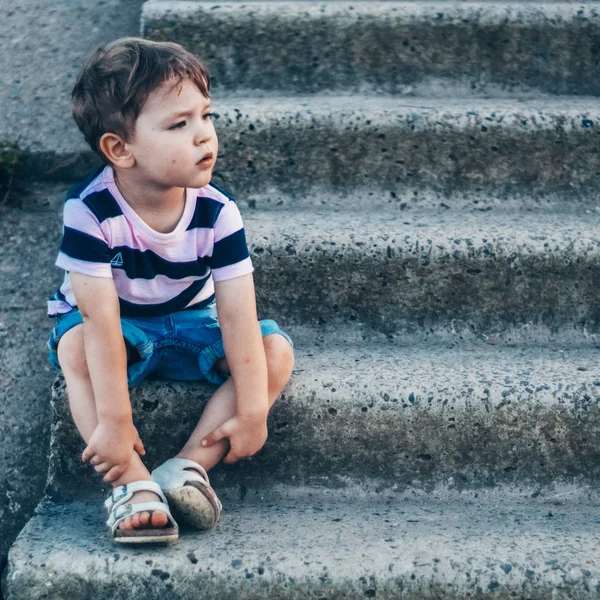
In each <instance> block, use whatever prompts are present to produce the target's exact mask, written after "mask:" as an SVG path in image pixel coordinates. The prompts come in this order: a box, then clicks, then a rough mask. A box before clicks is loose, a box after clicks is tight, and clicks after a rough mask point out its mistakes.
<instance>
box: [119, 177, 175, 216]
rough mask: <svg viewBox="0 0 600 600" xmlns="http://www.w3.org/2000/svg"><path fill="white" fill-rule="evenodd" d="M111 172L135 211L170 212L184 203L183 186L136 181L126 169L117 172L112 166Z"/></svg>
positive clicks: (122, 193)
mask: <svg viewBox="0 0 600 600" xmlns="http://www.w3.org/2000/svg"><path fill="white" fill-rule="evenodd" d="M113 173H114V179H115V185H116V186H117V187H118V188H119V191H120V192H121V195H122V196H123V198H124V199H125V201H126V202H127V204H129V206H131V208H133V209H134V210H136V211H151V212H155V211H157V212H162V211H166V212H170V211H173V210H177V209H179V208H180V207H181V206H182V204H185V188H180V187H171V188H157V187H156V186H153V185H151V184H149V183H148V182H147V181H143V182H142V181H138V180H137V179H136V177H135V176H132V174H130V173H128V172H127V171H125V172H123V171H120V172H118V173H117V170H116V169H115V168H114V167H113Z"/></svg>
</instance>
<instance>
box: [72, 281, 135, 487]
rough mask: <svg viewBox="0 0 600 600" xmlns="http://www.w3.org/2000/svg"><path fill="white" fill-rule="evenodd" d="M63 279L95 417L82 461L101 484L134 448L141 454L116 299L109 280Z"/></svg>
mask: <svg viewBox="0 0 600 600" xmlns="http://www.w3.org/2000/svg"><path fill="white" fill-rule="evenodd" d="M69 278H70V280H71V286H72V289H73V294H74V295H75V299H76V300H77V307H78V308H79V310H80V312H81V314H82V316H83V340H84V347H85V356H86V361H87V366H88V371H89V374H90V380H91V384H92V389H93V393H94V400H95V403H96V416H97V419H98V425H97V427H96V429H95V430H94V432H93V434H92V436H91V437H90V439H89V440H88V446H87V448H86V449H85V450H84V452H83V455H82V460H84V461H87V460H91V459H95V460H94V463H96V464H97V465H98V466H100V468H98V469H96V470H97V471H99V472H105V473H106V476H105V481H113V480H114V479H117V478H118V477H119V476H120V475H121V473H122V472H123V471H124V470H125V469H126V468H127V466H128V464H129V461H130V460H131V455H132V452H133V451H134V449H135V450H136V451H137V452H139V453H140V454H143V453H144V449H143V445H142V442H141V440H140V438H139V435H138V433H137V430H136V429H135V427H134V425H133V421H132V412H131V402H130V400H129V391H128V388H127V353H126V350H125V342H124V340H123V334H122V332H121V321H120V309H119V299H118V296H117V291H116V289H115V285H114V282H113V280H112V279H111V278H108V277H91V276H88V275H82V274H80V273H73V272H71V273H69Z"/></svg>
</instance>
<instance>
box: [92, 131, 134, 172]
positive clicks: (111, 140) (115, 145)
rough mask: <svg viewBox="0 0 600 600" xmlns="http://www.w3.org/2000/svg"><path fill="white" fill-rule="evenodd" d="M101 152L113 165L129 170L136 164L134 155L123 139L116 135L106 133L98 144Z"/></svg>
mask: <svg viewBox="0 0 600 600" xmlns="http://www.w3.org/2000/svg"><path fill="white" fill-rule="evenodd" d="M98 145H99V146H100V150H102V152H103V153H104V156H106V158H107V159H108V160H109V161H110V162H111V164H113V165H115V166H117V167H121V168H122V169H127V168H129V167H132V166H133V165H134V164H135V159H134V158H133V154H131V152H130V151H129V148H127V144H126V143H125V141H124V140H123V138H122V137H121V136H120V135H118V134H116V133H110V132H109V133H105V134H104V135H103V136H102V137H101V138H100V141H99V142H98Z"/></svg>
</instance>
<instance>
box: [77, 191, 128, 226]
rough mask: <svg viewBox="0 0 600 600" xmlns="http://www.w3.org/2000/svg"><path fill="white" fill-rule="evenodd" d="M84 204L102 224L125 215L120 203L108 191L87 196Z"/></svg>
mask: <svg viewBox="0 0 600 600" xmlns="http://www.w3.org/2000/svg"><path fill="white" fill-rule="evenodd" d="M83 203H84V204H85V205H86V206H87V207H88V208H89V209H90V210H91V211H92V212H93V213H94V216H95V217H96V219H98V221H99V222H100V223H102V221H104V220H106V219H111V218H112V217H119V216H121V215H122V214H123V211H122V210H121V207H120V206H119V204H118V202H117V201H116V200H115V199H114V197H113V195H112V194H111V193H110V192H109V191H108V190H107V189H104V190H100V191H99V192H94V193H93V194H90V195H89V196H86V197H85V198H84V199H83Z"/></svg>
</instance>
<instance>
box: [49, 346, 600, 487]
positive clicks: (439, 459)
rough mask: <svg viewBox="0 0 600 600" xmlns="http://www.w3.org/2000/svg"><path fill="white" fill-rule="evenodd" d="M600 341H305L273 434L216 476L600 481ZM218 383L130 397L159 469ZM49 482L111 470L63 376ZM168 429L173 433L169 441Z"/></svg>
mask: <svg viewBox="0 0 600 600" xmlns="http://www.w3.org/2000/svg"><path fill="white" fill-rule="evenodd" d="M599 358H600V349H596V350H586V349H578V350H567V351H565V350H562V351H559V350H558V349H555V348H550V349H532V348H503V347H501V346H494V345H490V344H486V343H479V344H477V345H470V346H467V345H457V346H456V347H448V346H447V347H444V346H441V345H433V344H432V345H422V346H414V345H406V346H401V345H398V344H395V345H394V344H388V346H387V347H375V346H371V345H364V344H363V345H359V346H355V347H351V346H341V347H335V348H315V347H313V348H312V349H311V348H310V347H306V346H304V347H301V348H298V349H297V350H296V365H295V369H294V373H293V375H292V381H291V382H290V383H289V384H288V386H287V387H286V389H285V390H284V393H283V396H282V398H281V399H280V400H279V401H278V403H277V404H276V405H275V407H274V409H273V411H272V413H271V417H270V423H269V431H270V435H269V440H268V441H267V444H266V446H265V448H264V449H263V450H262V451H261V452H260V453H259V454H257V455H256V456H254V457H253V458H252V459H251V460H248V461H242V462H241V463H239V464H237V465H232V466H227V465H222V466H220V467H219V468H218V469H216V470H215V471H214V472H211V473H213V474H212V475H211V480H214V482H218V483H219V484H221V483H224V482H231V481H236V482H243V483H244V484H247V485H249V486H257V485H258V486H263V487H264V486H267V487H268V486H269V485H270V484H272V483H273V482H287V483H293V484H296V485H298V484H302V483H315V482H319V483H320V484H322V485H327V486H339V485H345V484H346V482H347V481H349V480H350V481H359V482H362V481H364V480H367V479H372V480H374V482H375V485H380V486H382V487H386V488H390V487H392V486H395V487H397V488H399V489H405V488H407V487H409V486H412V487H415V488H420V489H427V490H432V489H434V488H436V487H437V486H449V487H452V488H456V489H468V488H486V487H493V486H495V485H500V484H515V485H530V486H533V487H534V488H535V489H537V490H538V491H539V490H540V489H547V488H548V487H551V486H552V485H553V484H554V483H579V484H582V485H589V486H591V487H592V488H594V489H596V488H598V485H599V484H598V481H599V480H600V479H599V476H600V460H599V459H600V379H599V377H598V369H597V364H598V359H599ZM213 389H214V388H213V387H212V386H209V385H206V384H202V385H201V384H197V383H178V382H173V381H165V380H155V381H152V382H148V383H146V384H144V385H143V386H141V387H139V388H134V389H133V391H132V394H131V397H132V404H133V407H134V420H135V422H136V426H137V427H138V429H139V431H140V436H141V437H142V440H144V444H145V447H146V450H147V455H146V457H145V459H144V460H145V461H146V463H147V465H148V466H149V468H153V467H154V466H157V465H158V464H160V463H161V462H162V461H164V460H166V459H167V458H169V457H171V456H173V455H174V454H175V453H176V452H177V451H178V450H179V449H180V448H181V446H183V444H184V443H185V441H186V440H187V437H188V436H189V434H190V433H191V431H192V430H193V428H194V426H195V423H196V422H197V420H198V418H199V416H200V414H201V412H202V407H203V406H204V404H205V402H206V401H207V400H208V398H209V397H210V394H211V391H212V390H213ZM53 406H54V410H55V418H54V422H53V427H52V432H53V438H52V452H51V455H52V456H51V467H50V477H49V480H50V490H49V492H51V493H52V494H54V495H55V496H56V497H81V496H82V495H86V494H87V495H89V494H92V493H94V492H95V491H96V490H98V489H99V487H100V485H101V484H102V481H101V478H100V477H99V476H98V474H97V473H95V471H94V470H93V469H92V468H91V467H90V466H89V465H87V464H83V463H81V452H82V451H83V449H84V447H85V444H84V443H83V441H82V440H81V438H80V436H79V434H78V433H77V431H76V429H75V428H74V425H73V423H72V419H71V416H70V413H69V409H68V402H67V399H66V393H65V389H64V385H63V383H62V380H58V381H57V382H56V383H55V385H54V394H53ZM165 432H168V435H167V436H165Z"/></svg>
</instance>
